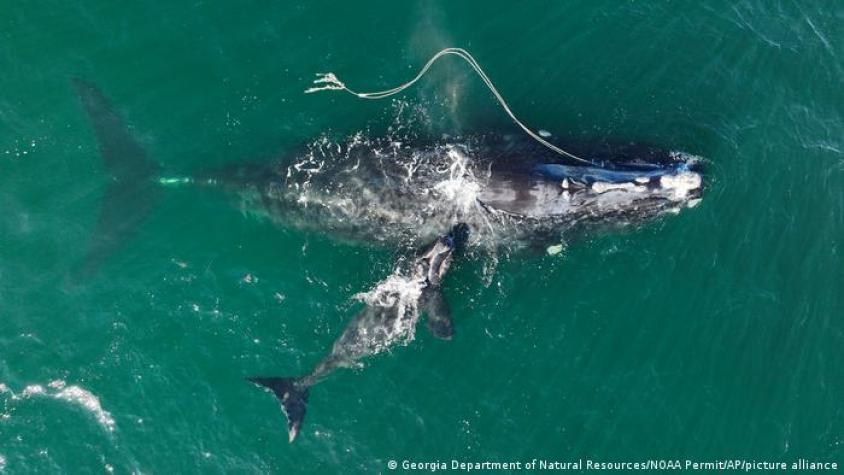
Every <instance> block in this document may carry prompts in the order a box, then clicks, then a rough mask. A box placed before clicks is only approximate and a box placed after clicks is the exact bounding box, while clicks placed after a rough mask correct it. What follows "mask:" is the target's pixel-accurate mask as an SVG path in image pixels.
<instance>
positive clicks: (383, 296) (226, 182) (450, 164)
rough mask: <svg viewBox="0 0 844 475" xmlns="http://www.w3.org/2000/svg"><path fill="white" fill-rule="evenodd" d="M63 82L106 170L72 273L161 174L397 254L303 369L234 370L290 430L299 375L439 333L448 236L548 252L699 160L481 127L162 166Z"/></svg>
mask: <svg viewBox="0 0 844 475" xmlns="http://www.w3.org/2000/svg"><path fill="white" fill-rule="evenodd" d="M74 87H75V89H76V91H77V93H78V95H79V96H80V98H81V101H82V104H83V106H84V109H85V111H86V113H87V115H88V117H89V119H90V123H91V126H92V128H93V129H94V135H95V137H96V139H97V142H98V144H99V150H100V153H101V155H102V159H103V163H104V165H105V169H106V170H107V172H108V173H109V175H110V178H111V179H110V180H109V183H108V186H107V188H106V192H105V196H104V200H103V204H102V209H101V212H100V218H99V220H98V222H97V226H96V228H95V230H94V236H93V237H92V240H91V244H90V246H89V250H88V252H87V253H86V256H85V258H84V259H83V262H82V263H81V265H80V266H79V268H80V269H81V271H80V274H81V275H83V276H90V275H91V274H92V273H93V272H95V271H96V270H97V269H98V268H99V266H100V265H101V263H102V262H104V260H105V259H107V258H108V256H109V255H110V254H112V253H114V252H116V251H117V250H118V249H119V248H120V246H119V245H120V243H121V242H124V241H125V240H126V239H127V238H128V237H130V236H131V235H132V234H133V233H134V232H135V231H137V229H138V228H139V226H141V224H142V222H143V217H144V216H145V215H146V214H147V213H148V211H149V209H150V208H151V206H152V204H153V203H154V201H156V200H157V199H158V197H159V195H160V193H161V190H162V188H164V187H166V186H167V185H174V184H179V185H184V184H195V185H202V186H213V187H216V188H219V189H220V190H222V191H224V192H227V193H229V194H231V195H232V196H233V197H235V198H236V200H235V201H236V202H237V203H238V204H239V206H241V208H242V209H243V210H244V211H247V212H250V213H255V214H259V215H262V216H265V217H267V218H268V219H271V220H272V221H273V222H275V223H277V224H278V225H280V226H286V227H296V228H301V229H309V230H315V231H319V232H322V233H326V234H327V235H330V236H333V237H336V238H338V239H343V240H348V241H353V242H363V243H366V244H367V245H381V246H387V247H390V248H392V249H396V250H397V251H399V254H400V255H402V258H401V259H400V261H399V263H398V264H397V265H396V267H395V271H394V273H393V274H392V275H390V276H389V277H388V278H387V279H385V280H384V281H382V282H381V283H379V284H378V285H377V286H375V287H374V288H373V289H371V290H370V291H369V292H367V293H365V294H364V295H363V300H364V301H365V303H366V305H365V307H364V309H363V310H362V311H361V312H360V313H359V314H358V315H357V316H355V317H354V318H353V320H352V321H351V323H349V325H348V326H347V327H346V329H345V330H344V331H343V333H342V334H341V335H340V337H339V338H338V339H337V341H336V342H335V343H334V345H333V346H332V348H331V350H330V351H329V352H328V354H327V356H326V357H325V358H324V359H322V360H321V361H320V362H318V363H317V364H316V366H315V367H314V369H313V370H312V371H311V372H309V373H307V374H305V375H303V376H298V377H273V376H262V377H252V378H248V379H249V380H250V381H252V382H254V383H256V384H258V385H260V386H262V387H265V388H267V389H269V390H271V391H272V392H273V393H274V394H275V396H277V397H278V399H279V401H280V403H281V406H282V409H283V411H284V413H285V414H286V416H287V419H288V424H287V428H288V439H289V440H290V441H291V442H292V441H293V440H294V439H295V438H296V436H297V435H298V434H299V433H300V430H301V427H302V422H303V418H304V415H305V410H306V405H307V401H308V398H309V395H310V390H311V388H312V387H313V386H314V384H316V383H318V382H319V381H321V380H322V379H324V378H325V377H326V376H327V375H328V374H330V373H331V372H332V371H334V370H335V369H337V368H343V367H352V366H355V365H357V364H359V362H360V360H361V359H363V358H365V357H366V356H369V355H373V354H376V353H380V352H381V351H383V350H385V349H387V348H389V347H390V346H391V345H393V344H396V343H399V342H406V341H408V340H409V339H412V337H413V332H414V328H415V326H416V323H417V321H418V319H419V318H420V315H427V321H428V327H429V328H430V330H431V331H432V333H433V334H434V335H435V336H437V337H439V338H444V339H450V338H451V337H452V335H453V332H454V325H453V322H452V318H451V315H450V312H449V310H448V305H447V302H446V301H445V299H444V298H443V295H442V283H443V278H444V277H445V276H446V273H447V271H448V269H449V266H450V265H451V263H452V261H453V259H454V258H455V255H456V252H457V251H458V250H459V249H460V248H463V247H465V248H476V249H479V250H482V251H489V252H496V251H499V250H502V249H503V250H505V251H506V252H508V253H516V252H519V251H522V250H524V251H529V250H530V249H546V248H547V249H548V252H549V253H554V252H558V251H559V249H560V246H561V245H562V244H563V243H565V242H567V241H568V240H570V239H575V238H577V237H578V236H582V235H584V234H589V233H594V232H605V231H611V230H616V229H624V228H629V227H633V226H636V225H638V224H640V223H643V222H645V221H648V220H652V219H654V218H657V217H659V216H662V215H667V214H676V213H678V212H680V211H681V210H683V209H685V208H690V207H693V206H695V205H696V204H697V203H698V202H699V201H700V199H701V196H702V191H703V178H702V174H701V173H702V172H701V163H700V160H699V159H698V158H697V157H695V156H692V155H688V154H684V153H680V152H670V151H665V150H660V149H659V148H654V147H644V146H640V145H636V144H625V145H622V146H605V145H601V146H594V147H591V148H590V147H588V146H582V148H583V151H581V152H580V154H581V155H585V156H588V157H590V161H591V163H590V164H588V165H584V164H582V163H569V162H566V161H565V160H564V157H561V156H560V155H559V154H555V153H552V152H551V151H549V150H548V148H546V147H541V146H538V145H537V143H536V142H534V141H530V140H526V139H524V138H522V137H521V136H507V135H505V134H493V133H490V134H479V135H472V136H466V137H455V138H442V139H438V140H430V141H425V140H419V141H418V142H412V141H401V140H397V139H395V138H380V139H372V138H369V137H366V136H365V135H364V134H355V135H352V136H351V137H348V138H347V139H345V140H340V141H335V140H331V139H329V138H327V137H322V138H320V139H317V140H315V141H313V142H312V143H310V144H307V145H306V146H304V147H303V148H302V149H301V150H299V151H296V152H293V153H289V154H287V155H286V156H283V157H280V158H278V159H276V160H271V161H267V162H255V163H250V162H244V163H237V164H234V165H231V166H228V167H225V168H224V169H221V170H216V171H209V172H204V173H197V174H196V175H194V176H190V177H163V176H161V175H160V170H159V167H158V166H157V165H156V164H155V163H154V162H152V161H151V160H150V159H149V157H147V155H146V154H145V153H144V152H143V149H142V147H140V145H139V144H138V143H137V142H136V141H135V140H134V138H133V137H132V134H130V133H129V132H128V131H127V129H126V127H125V125H124V124H123V122H122V120H121V119H120V118H119V116H118V115H117V114H116V113H115V112H114V110H113V109H112V107H111V105H110V104H109V102H108V100H107V99H106V98H105V96H104V94H102V93H101V92H100V91H99V90H98V89H97V88H96V87H94V86H93V85H92V84H90V83H87V82H84V81H81V80H75V81H74Z"/></svg>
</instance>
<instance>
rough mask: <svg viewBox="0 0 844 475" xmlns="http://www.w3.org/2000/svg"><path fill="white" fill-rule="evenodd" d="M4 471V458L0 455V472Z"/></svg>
mask: <svg viewBox="0 0 844 475" xmlns="http://www.w3.org/2000/svg"><path fill="white" fill-rule="evenodd" d="M2 470H6V457H4V456H3V455H0V471H2Z"/></svg>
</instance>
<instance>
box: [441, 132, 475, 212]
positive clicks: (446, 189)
mask: <svg viewBox="0 0 844 475" xmlns="http://www.w3.org/2000/svg"><path fill="white" fill-rule="evenodd" d="M446 153H447V155H448V157H449V158H450V159H451V160H452V162H451V165H450V166H449V168H448V170H447V171H448V174H449V175H448V178H447V179H446V180H443V181H440V182H439V183H437V184H436V185H434V191H435V192H437V193H438V194H439V195H440V196H442V197H443V198H444V199H445V200H446V201H450V202H452V203H453V204H454V205H455V206H456V207H457V209H459V210H461V211H468V210H470V209H472V208H473V207H474V206H475V204H476V203H477V198H478V194H479V193H480V190H481V187H480V185H479V184H478V182H477V181H476V180H475V178H474V176H473V175H472V172H471V170H469V167H468V159H467V158H466V156H464V155H463V154H462V153H460V152H459V151H458V150H457V149H456V148H455V147H449V149H448V151H447V152H446Z"/></svg>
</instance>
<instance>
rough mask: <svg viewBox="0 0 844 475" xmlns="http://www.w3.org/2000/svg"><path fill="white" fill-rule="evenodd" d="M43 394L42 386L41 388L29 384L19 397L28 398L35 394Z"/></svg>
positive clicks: (38, 385) (37, 385)
mask: <svg viewBox="0 0 844 475" xmlns="http://www.w3.org/2000/svg"><path fill="white" fill-rule="evenodd" d="M44 392H45V390H44V386H41V385H40V384H30V385H29V386H27V387H25V388H23V392H22V393H21V397H30V396H33V395H37V394H44Z"/></svg>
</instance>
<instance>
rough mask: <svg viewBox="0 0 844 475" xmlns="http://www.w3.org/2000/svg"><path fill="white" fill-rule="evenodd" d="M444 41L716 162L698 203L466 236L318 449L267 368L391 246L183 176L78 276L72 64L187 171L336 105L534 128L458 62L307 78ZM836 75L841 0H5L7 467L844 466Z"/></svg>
mask: <svg viewBox="0 0 844 475" xmlns="http://www.w3.org/2000/svg"><path fill="white" fill-rule="evenodd" d="M447 46H461V47H465V48H467V49H468V50H469V51H471V52H472V54H473V55H474V56H475V57H476V58H477V59H478V61H480V63H481V64H482V65H483V67H484V68H485V69H486V71H487V73H488V74H489V75H490V77H491V78H492V80H493V81H494V82H495V83H496V85H497V86H498V88H499V89H500V91H501V92H502V94H503V95H504V96H505V97H506V98H507V100H508V101H509V103H510V105H511V106H512V107H513V109H514V111H515V112H516V113H517V115H519V116H520V118H522V119H523V120H525V121H526V122H527V123H528V124H530V125H531V126H533V127H535V128H536V129H545V130H547V131H549V132H551V133H552V134H554V137H553V138H552V140H559V141H560V143H564V142H565V141H566V140H574V141H579V140H588V139H605V140H609V139H612V140H623V141H638V142H647V143H651V144H655V145H658V146H660V147H663V148H666V149H674V150H682V151H685V152H689V153H693V154H696V155H700V156H703V157H705V159H706V173H707V176H706V180H707V189H706V192H705V194H704V197H703V201H702V202H701V204H700V205H699V206H698V207H696V208H694V209H690V210H686V211H684V212H683V213H681V214H679V215H678V216H670V217H668V218H666V219H661V220H659V221H657V222H654V223H650V224H648V225H645V226H643V227H641V229H638V230H636V231H635V232H629V233H624V234H612V235H599V236H593V237H592V238H590V239H587V240H585V241H581V242H577V243H574V244H573V245H571V246H570V247H568V248H567V249H566V250H565V251H564V252H563V253H561V254H560V255H557V256H547V255H537V254H529V255H518V254H514V255H512V256H510V257H508V258H502V259H501V260H500V262H499V263H498V265H497V266H495V268H494V272H492V271H491V270H490V267H491V266H490V264H489V263H488V262H483V260H471V259H467V260H464V261H458V262H456V263H455V266H454V269H453V271H452V272H451V273H450V274H449V276H448V279H447V281H446V289H445V293H446V297H447V298H448V300H449V301H450V303H451V306H452V310H453V313H454V317H455V325H456V330H455V337H454V339H453V340H452V341H439V340H436V339H434V338H432V337H431V336H430V335H429V334H428V332H427V331H426V330H425V328H424V325H420V327H419V331H418V333H417V336H416V339H415V340H414V341H412V342H411V343H410V344H409V345H408V346H399V347H397V348H395V349H394V350H393V351H391V352H389V353H387V354H383V355H379V356H377V357H375V358H373V359H371V360H368V361H367V363H366V367H365V368H364V369H363V370H360V371H342V372H338V373H336V374H334V375H333V376H332V377H331V378H329V379H328V380H326V381H325V382H324V383H322V384H320V385H319V386H317V387H315V388H313V390H312V392H311V396H310V402H309V408H308V414H307V417H306V418H305V423H304V426H303V430H302V433H301V434H300V436H299V438H298V439H297V440H296V442H295V443H294V444H292V445H291V444H288V442H287V433H286V430H285V427H284V424H285V423H284V419H283V416H282V415H281V412H280V411H279V408H278V404H277V402H276V401H275V400H274V398H273V397H272V396H271V395H269V394H267V393H266V392H263V391H260V390H258V389H257V388H255V387H254V386H253V385H251V384H249V383H247V382H245V381H244V377H246V376H251V375H279V376H286V375H295V374H299V373H302V372H305V371H308V370H309V369H310V368H311V367H312V366H313V364H315V363H316V361H318V359H319V358H320V357H321V356H322V355H323V354H324V352H325V351H326V350H327V349H328V348H329V347H330V345H331V344H332V342H333V341H334V339H335V338H336V336H337V335H338V334H339V333H340V332H341V331H342V329H343V327H344V326H345V324H346V322H348V320H349V319H350V318H351V317H352V316H353V315H354V314H355V313H356V311H357V310H358V309H359V306H360V304H358V303H356V302H355V301H354V299H353V296H354V295H355V294H356V293H358V292H362V291H365V290H367V289H369V288H371V287H372V286H373V285H374V284H375V283H377V282H378V281H379V280H381V279H383V278H384V277H386V276H387V275H388V274H389V272H390V269H391V268H392V265H393V263H394V260H395V257H396V256H395V253H394V252H392V250H390V249H380V248H370V247H362V246H356V245H353V244H349V243H344V242H338V241H337V240H334V239H332V237H331V236H330V235H323V234H319V233H313V232H302V231H297V230H293V229H281V228H279V227H278V226H275V225H273V224H272V223H270V222H268V221H267V220H264V219H260V218H256V217H254V216H251V215H245V214H244V213H242V212H241V211H240V210H239V209H238V206H237V203H236V202H233V201H232V200H231V199H229V198H228V197H226V196H225V195H223V194H221V193H219V192H218V191H216V190H214V189H211V188H207V187H206V188H201V187H192V186H187V185H186V186H179V187H170V188H168V189H167V190H165V191H163V192H162V196H161V199H160V201H159V202H158V204H157V206H156V207H155V208H154V209H153V211H152V213H151V215H150V216H149V217H148V219H147V220H146V221H145V222H144V224H143V225H142V226H141V228H140V230H139V232H138V233H136V234H135V235H134V236H132V238H131V239H130V240H129V241H128V242H126V243H125V245H124V246H123V247H121V248H120V249H119V251H118V252H116V253H114V254H113V255H112V256H111V257H110V258H109V259H108V260H107V261H106V262H105V264H104V265H103V267H102V268H101V269H100V271H99V272H98V273H97V274H96V275H94V276H93V277H91V278H90V279H87V280H85V281H84V282H82V283H81V284H80V283H75V284H71V283H70V281H69V279H68V275H69V274H70V273H71V272H72V269H73V268H74V266H75V265H76V264H78V262H79V261H80V260H81V259H82V258H83V257H84V255H85V252H86V249H87V246H88V243H89V240H90V239H91V233H92V231H93V229H94V227H95V225H96V222H97V216H98V212H99V209H100V204H101V202H102V200H103V193H104V190H105V188H106V185H107V184H108V183H109V177H108V174H107V173H106V171H105V170H104V168H103V164H102V161H101V160H100V157H99V152H98V149H97V143H96V139H95V137H94V134H93V132H92V130H91V127H90V124H89V122H88V119H87V118H86V115H85V112H84V109H83V108H82V107H81V105H80V102H79V99H78V98H77V97H76V95H75V93H74V90H73V89H72V87H71V85H70V82H69V79H70V78H71V77H74V76H79V77H83V78H85V79H87V80H88V81H91V82H93V83H95V84H97V85H98V86H99V87H100V88H102V89H103V91H104V92H105V94H106V95H107V96H108V97H109V98H110V99H111V100H112V102H113V103H114V104H115V107H116V108H117V110H118V112H119V113H120V114H121V115H122V116H123V117H124V118H125V120H126V122H127V123H129V124H131V126H132V133H133V134H134V136H135V137H136V138H137V139H138V140H139V141H140V142H141V143H142V144H143V146H144V147H145V149H146V150H147V151H148V153H149V155H150V157H152V158H153V159H155V160H156V161H157V162H158V163H159V164H160V165H161V167H162V169H163V170H164V171H165V172H167V173H169V174H172V175H173V176H183V175H186V174H189V173H190V172H191V171H194V170H198V169H207V168H213V167H220V166H224V165H226V164H232V163H237V162H239V161H243V160H254V159H266V160H271V159H273V157H276V156H279V155H283V154H284V153H285V152H288V151H290V150H294V149H295V148H296V147H298V146H299V145H301V144H302V143H306V142H309V141H312V140H314V139H315V138H317V137H319V136H320V135H321V134H324V133H327V132H331V133H334V134H337V135H339V136H344V135H350V134H353V133H355V132H357V131H360V130H369V134H370V135H372V136H378V135H379V134H380V133H381V132H382V131H384V130H385V127H389V126H390V124H391V122H390V121H391V120H392V119H391V117H393V116H395V115H396V108H397V107H398V108H401V107H402V106H401V104H407V105H410V106H412V107H411V108H414V109H415V110H417V111H419V110H422V112H421V113H423V115H424V113H427V114H429V116H430V117H433V120H432V121H430V122H429V123H426V122H425V121H417V122H414V123H413V125H412V126H413V127H422V128H425V127H430V128H436V129H437V132H438V133H440V132H441V131H443V130H446V131H448V130H453V131H455V132H459V133H468V132H472V131H478V130H489V129H492V128H496V129H497V130H502V129H503V130H512V131H513V133H518V131H517V130H516V129H515V126H513V125H512V123H511V122H510V121H509V120H508V119H507V117H506V116H505V115H504V113H503V112H502V111H501V109H500V108H499V107H498V105H497V104H496V103H495V102H494V101H493V99H492V98H491V96H490V94H489V93H488V91H487V90H486V89H485V88H484V87H483V86H482V84H481V83H480V81H479V80H478V79H477V77H476V76H475V75H473V73H472V72H471V71H470V70H469V69H468V68H467V67H466V65H465V64H463V63H461V62H459V61H458V60H456V59H446V60H444V61H443V62H441V63H438V65H437V66H435V67H434V68H433V69H432V72H431V74H430V75H428V76H426V77H425V78H424V79H423V80H422V81H421V82H420V83H419V84H418V85H417V87H416V88H414V89H411V90H408V91H407V92H406V93H405V94H404V95H403V96H402V97H401V100H402V101H404V102H402V103H400V104H399V105H398V106H397V105H396V104H397V103H391V102H390V101H361V100H358V99H355V98H353V97H351V96H348V95H341V94H338V93H321V94H316V95H305V94H303V91H304V89H306V88H307V87H309V86H310V82H311V80H312V79H313V78H314V76H313V74H314V73H317V72H328V71H333V72H335V73H337V74H338V76H340V77H341V78H342V79H343V80H344V81H345V82H346V83H347V84H349V86H350V87H353V88H356V89H359V90H374V89H383V88H389V87H393V86H395V85H397V84H399V83H401V82H404V81H406V80H408V79H410V77H412V75H413V74H415V72H416V70H417V68H418V67H420V66H421V65H422V64H423V63H424V62H425V61H426V60H427V59H428V58H429V57H430V56H431V55H433V54H434V53H435V52H437V51H438V50H440V49H441V48H443V47H447ZM842 84H844V4H842V3H841V2H837V1H819V2H793V1H779V0H770V1H768V0H766V1H762V0H747V1H737V2H633V1H592V2H504V1H501V2H499V1H487V2H446V1H442V2H421V3H413V2H361V3H357V2H342V3H341V2H301V3H299V4H295V3H293V2H274V3H271V2H251V1H246V2H228V3H224V2H153V1H148V0H141V1H136V2H105V1H92V0H85V1H79V2H59V1H53V0H45V1H43V2H17V3H13V2H6V4H5V5H3V7H2V8H0V384H2V386H0V390H2V392H0V472H2V473H14V474H17V473H108V472H111V471H113V472H114V473H133V472H134V473H285V474H286V473H313V474H323V473H378V472H382V473H388V472H390V470H389V468H388V461H389V460H397V461H399V463H401V461H403V460H412V461H417V462H431V461H446V462H448V461H450V460H451V459H458V460H464V461H526V460H530V459H534V458H538V459H547V460H556V461H568V460H577V459H583V460H584V461H585V460H586V459H592V460H599V461H641V460H647V459H671V460H674V459H680V460H685V459H692V460H698V461H710V460H717V459H726V458H729V459H747V460H760V461H762V460H768V461H785V462H789V463H791V462H793V461H796V460H797V459H798V458H804V459H810V460H815V461H824V462H838V463H839V464H841V463H844V351H842V348H844V259H842V252H844V249H842V245H844V92H842V91H844V87H842ZM393 125H394V126H395V124H393ZM398 126H399V127H403V126H404V125H403V124H401V123H399V125H398ZM408 127H410V126H408ZM247 276H250V277H248V278H247ZM51 382H52V383H53V386H52V387H51V386H50V383H51ZM62 384H64V388H62V387H61V386H62ZM27 388H29V390H27ZM39 389H43V393H42V394H38V390H39ZM62 391H65V392H62ZM86 404H87V406H86ZM428 473H430V472H428ZM487 473H489V472H487Z"/></svg>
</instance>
